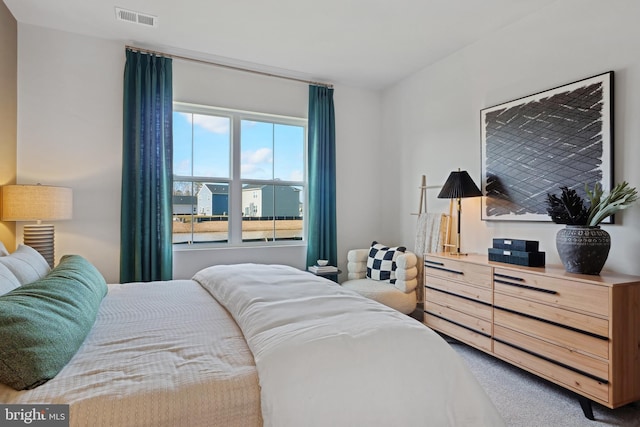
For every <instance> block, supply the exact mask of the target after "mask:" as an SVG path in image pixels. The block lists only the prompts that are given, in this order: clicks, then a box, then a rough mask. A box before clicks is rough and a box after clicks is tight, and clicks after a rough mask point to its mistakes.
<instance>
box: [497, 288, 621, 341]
mask: <svg viewBox="0 0 640 427" xmlns="http://www.w3.org/2000/svg"><path fill="white" fill-rule="evenodd" d="M493 304H494V305H495V306H496V307H501V308H506V309H509V310H512V311H515V312H518V313H523V314H527V315H529V316H534V317H537V318H540V319H545V320H548V321H550V322H554V323H558V324H560V325H565V326H569V327H571V328H575V329H579V330H581V331H585V332H589V333H592V334H596V335H599V336H601V337H608V336H609V321H608V320H607V319H603V318H601V317H595V316H591V315H587V314H582V313H576V312H575V311H569V310H563V309H561V308H558V307H554V306H551V305H546V304H541V303H539V302H535V301H531V300H526V299H522V298H516V297H514V296H511V295H505V294H501V293H498V292H496V294H495V295H494V302H493Z"/></svg>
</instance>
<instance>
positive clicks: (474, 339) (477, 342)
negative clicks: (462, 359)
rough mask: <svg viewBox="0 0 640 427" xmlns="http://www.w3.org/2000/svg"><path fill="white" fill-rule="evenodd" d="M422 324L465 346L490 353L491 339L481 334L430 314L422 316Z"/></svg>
mask: <svg viewBox="0 0 640 427" xmlns="http://www.w3.org/2000/svg"><path fill="white" fill-rule="evenodd" d="M424 323H425V324H426V325H427V326H429V327H430V328H432V329H434V330H436V331H439V332H442V333H443V334H445V335H449V336H450V337H453V338H456V339H459V340H460V341H462V342H464V343H466V344H469V345H472V346H474V347H478V348H480V349H482V350H484V351H489V352H490V351H491V338H490V337H488V336H486V335H484V334H482V333H479V332H476V331H472V330H470V329H467V328H465V327H462V326H459V325H456V324H454V323H451V322H450V321H448V320H445V319H441V318H439V317H437V316H434V315H432V314H430V313H425V314H424Z"/></svg>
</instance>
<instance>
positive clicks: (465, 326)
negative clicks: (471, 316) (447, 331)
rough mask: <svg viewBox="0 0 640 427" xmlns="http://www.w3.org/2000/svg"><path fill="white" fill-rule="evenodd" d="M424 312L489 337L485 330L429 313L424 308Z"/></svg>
mask: <svg viewBox="0 0 640 427" xmlns="http://www.w3.org/2000/svg"><path fill="white" fill-rule="evenodd" d="M424 312H425V313H427V314H430V315H431V316H433V317H437V318H438V319H441V320H444V321H445V322H449V323H453V324H454V325H456V326H459V327H461V328H464V329H466V330H468V331H471V332H475V333H476V334H480V335H482V336H485V337H487V338H491V335H489V334H487V333H486V332H482V331H479V330H477V329H473V328H470V327H469V326H467V325H463V324H462V323H459V322H456V321H455V320H451V319H447V318H446V317H442V316H440V315H439V314H435V313H431V312H430V311H426V310H425V311H424Z"/></svg>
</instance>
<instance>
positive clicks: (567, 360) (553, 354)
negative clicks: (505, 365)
mask: <svg viewBox="0 0 640 427" xmlns="http://www.w3.org/2000/svg"><path fill="white" fill-rule="evenodd" d="M493 338H494V339H495V340H497V341H500V342H504V343H507V344H511V345H512V346H515V347H518V348H521V349H524V350H527V351H530V352H531V353H534V354H536V355H539V356H541V357H543V358H545V359H547V360H549V361H552V362H556V363H557V364H560V365H564V366H566V367H569V368H573V369H575V370H577V371H581V372H583V373H585V374H586V375H588V376H593V377H595V379H600V380H602V381H607V380H608V379H609V363H608V362H607V361H606V360H603V359H600V358H597V357H592V356H588V355H585V354H582V353H578V352H576V351H571V350H569V349H567V348H566V347H562V346H557V345H554V344H551V343H548V342H546V341H542V340H539V339H537V338H534V337H531V336H529V335H524V334H521V333H519V332H517V331H514V330H512V329H509V328H505V327H503V326H498V325H496V326H495V328H494V330H493Z"/></svg>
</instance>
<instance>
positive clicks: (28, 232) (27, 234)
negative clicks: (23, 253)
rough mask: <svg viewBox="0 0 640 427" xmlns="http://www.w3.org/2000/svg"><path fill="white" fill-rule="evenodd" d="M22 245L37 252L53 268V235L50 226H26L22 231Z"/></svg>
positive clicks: (52, 228) (53, 230)
mask: <svg viewBox="0 0 640 427" xmlns="http://www.w3.org/2000/svg"><path fill="white" fill-rule="evenodd" d="M23 234H24V236H23V239H24V244H25V245H27V246H31V247H32V248H33V249H35V250H36V251H38V252H39V253H40V255H42V256H43V258H44V259H45V260H46V261H47V263H48V264H49V267H51V268H53V262H54V240H53V238H54V234H55V229H54V226H53V225H52V224H28V225H25V226H24V230H23Z"/></svg>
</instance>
